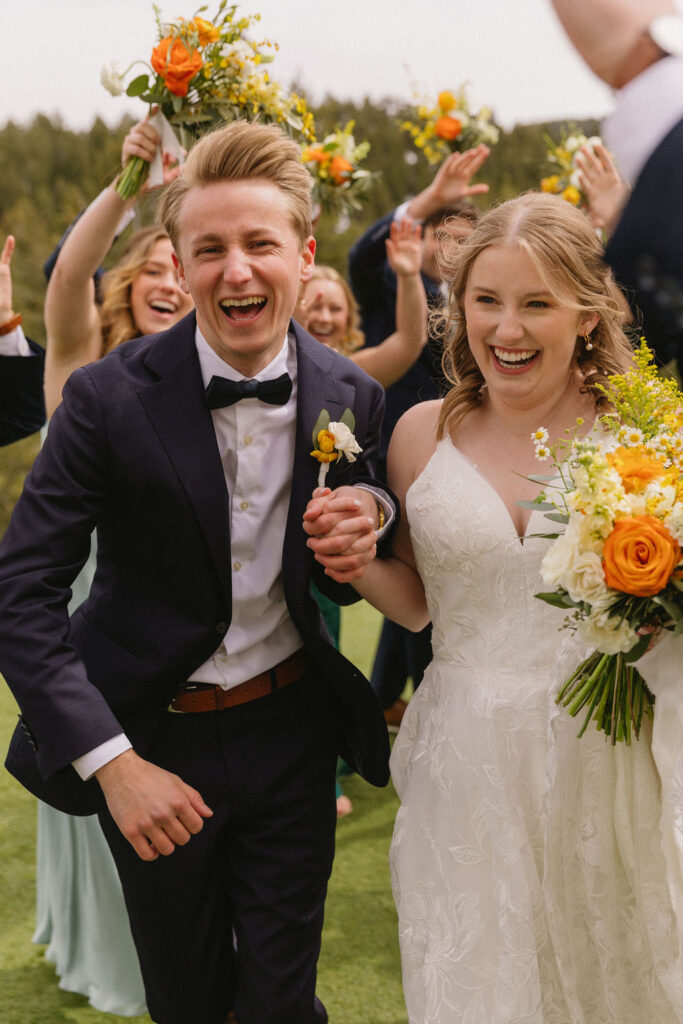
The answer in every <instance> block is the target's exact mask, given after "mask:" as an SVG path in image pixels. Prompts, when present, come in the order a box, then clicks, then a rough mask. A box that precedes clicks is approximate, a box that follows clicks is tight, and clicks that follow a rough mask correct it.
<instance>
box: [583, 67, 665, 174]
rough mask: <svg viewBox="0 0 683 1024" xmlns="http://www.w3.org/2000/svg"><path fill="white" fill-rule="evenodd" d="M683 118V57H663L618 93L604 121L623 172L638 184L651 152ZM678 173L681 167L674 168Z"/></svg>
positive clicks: (619, 166) (605, 132)
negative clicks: (639, 176) (637, 180)
mask: <svg viewBox="0 0 683 1024" xmlns="http://www.w3.org/2000/svg"><path fill="white" fill-rule="evenodd" d="M682 117H683V60H682V59H681V58H680V57H663V58H662V60H658V61H656V63H655V64H652V65H651V67H649V68H647V69H646V70H645V71H643V72H642V73H641V74H640V75H637V76H636V77H635V78H634V79H633V80H632V81H631V82H628V83H627V84H626V85H625V86H624V87H623V88H622V89H620V90H619V91H618V92H617V93H616V108H615V110H614V111H613V113H611V114H610V115H609V117H607V118H606V119H605V121H604V124H603V134H604V137H605V144H606V146H607V147H608V148H609V149H610V150H611V151H612V153H613V154H614V158H615V160H616V163H617V167H618V168H619V173H620V174H621V175H622V177H623V178H625V179H626V180H627V181H629V182H630V183H631V184H632V185H634V184H635V182H636V179H637V178H638V175H639V174H640V172H641V171H642V169H643V167H644V166H645V164H646V163H647V160H648V158H649V156H650V155H651V153H653V152H654V150H655V149H656V148H657V146H658V145H659V143H660V142H662V141H663V139H664V138H665V137H666V136H667V135H668V134H669V132H670V131H671V129H672V128H673V127H674V125H676V124H678V122H679V121H680V120H681V118H682ZM671 173H672V174H678V168H676V167H672V168H671Z"/></svg>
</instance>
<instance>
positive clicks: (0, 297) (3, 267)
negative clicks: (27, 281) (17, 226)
mask: <svg viewBox="0 0 683 1024" xmlns="http://www.w3.org/2000/svg"><path fill="white" fill-rule="evenodd" d="M13 252H14V235H8V236H7V238H6V239H5V244H4V245H3V247H2V253H1V254H0V325H2V324H6V323H7V321H8V320H11V319H12V317H13V316H14V310H13V308H12V271H11V270H10V265H11V263H12V253H13Z"/></svg>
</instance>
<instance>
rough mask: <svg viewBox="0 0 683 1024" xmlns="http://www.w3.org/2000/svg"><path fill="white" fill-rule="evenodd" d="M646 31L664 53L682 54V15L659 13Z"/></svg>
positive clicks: (679, 55) (677, 55)
mask: <svg viewBox="0 0 683 1024" xmlns="http://www.w3.org/2000/svg"><path fill="white" fill-rule="evenodd" d="M648 32H649V33H650V37H651V38H652V39H653V40H654V42H655V43H656V44H657V46H658V47H659V48H660V50H663V51H664V53H670V54H671V55H672V56H673V57H681V56H683V17H682V16H681V15H680V14H660V15H659V17H658V18H654V19H653V21H651V22H650V27H649V29H648Z"/></svg>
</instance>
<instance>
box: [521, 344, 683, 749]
mask: <svg viewBox="0 0 683 1024" xmlns="http://www.w3.org/2000/svg"><path fill="white" fill-rule="evenodd" d="M604 393H605V394H606V396H607V397H608V398H609V400H610V402H611V404H612V407H613V410H614V411H613V412H611V413H608V414H606V415H604V416H602V417H601V418H600V422H601V424H602V427H603V428H604V433H602V435H601V437H600V439H595V438H591V437H590V436H589V437H584V438H578V437H577V436H576V431H572V432H570V435H569V436H568V437H567V438H566V439H563V440H561V441H558V442H557V443H556V444H554V445H548V435H547V431H545V430H544V428H542V427H541V428H539V430H537V431H536V432H535V433H534V434H533V435H532V439H533V440H534V443H535V445H536V455H537V457H538V458H539V459H542V460H550V461H551V462H552V464H553V465H554V467H555V469H556V473H555V474H553V475H552V476H534V477H533V478H532V479H534V480H535V481H537V482H542V483H543V484H544V486H545V489H544V492H543V493H542V494H541V495H540V497H539V498H538V499H536V501H535V502H521V503H520V504H522V505H523V506H525V507H533V508H539V507H540V508H541V509H542V510H544V511H546V515H547V517H548V518H549V519H551V520H554V521H560V522H563V523H566V524H567V525H566V530H565V532H564V533H563V534H561V535H558V534H557V533H554V534H548V535H546V536H551V537H554V538H556V539H555V542H554V544H552V546H551V547H550V548H549V550H548V552H547V554H546V556H545V558H544V559H543V563H542V568H541V574H542V577H543V581H544V583H546V584H547V585H549V586H551V587H553V588H554V589H553V590H552V591H550V592H548V593H542V594H537V595H536V596H537V597H539V598H540V599H541V600H543V601H547V602H548V603H550V604H552V605H556V606H557V607H560V608H568V609H571V614H570V615H569V616H568V617H567V619H566V621H565V625H568V626H569V627H570V628H572V629H576V631H577V632H578V634H579V636H580V637H581V638H582V639H583V640H584V641H585V642H586V643H587V644H589V645H590V646H591V647H594V648H595V650H594V651H593V653H592V654H591V655H590V656H589V657H588V658H586V659H585V661H583V662H582V663H581V664H580V665H579V667H578V668H577V669H576V671H575V672H574V674H573V675H572V676H571V678H570V679H568V680H567V681H566V682H565V684H564V686H563V687H562V688H561V690H560V693H559V695H558V697H557V702H558V703H559V704H562V705H563V706H564V707H566V708H567V710H568V711H569V714H570V715H578V714H579V712H580V711H582V710H583V709H586V714H585V719H584V722H583V725H582V727H581V730H580V732H579V736H582V735H583V733H584V732H585V730H586V728H587V726H588V723H589V722H590V721H591V719H593V720H594V721H595V723H596V727H597V729H598V730H602V731H604V732H605V733H607V735H609V736H610V737H611V740H612V743H616V742H619V741H623V742H625V743H627V744H630V742H631V736H632V735H635V737H636V739H637V738H638V734H639V731H640V726H641V723H642V718H643V715H644V714H646V715H649V716H651V715H652V711H653V704H654V697H653V696H652V694H651V693H650V691H649V690H648V688H647V685H646V683H645V680H644V679H643V677H642V676H641V674H640V673H639V672H638V670H637V668H636V667H635V665H634V664H633V663H634V662H635V661H636V660H637V659H638V658H639V657H641V655H643V654H644V653H645V651H646V650H647V648H648V646H649V644H650V643H651V642H652V641H653V639H654V638H655V637H656V634H658V633H659V632H660V630H662V629H669V630H672V631H673V632H674V634H675V635H680V634H682V633H683V579H681V577H682V576H683V563H682V560H681V545H683V434H682V433H681V430H682V428H683V395H681V393H680V392H679V390H678V388H677V386H676V384H675V382H674V381H672V380H662V379H660V378H659V377H658V376H657V372H656V369H655V367H654V364H653V362H652V353H651V352H650V350H649V349H648V347H647V345H646V344H645V341H644V340H642V341H641V344H640V348H639V350H638V351H637V352H636V354H635V365H634V367H633V369H631V370H629V371H628V372H627V373H626V374H624V375H622V376H615V377H612V378H611V380H610V384H609V386H608V387H607V388H606V389H604Z"/></svg>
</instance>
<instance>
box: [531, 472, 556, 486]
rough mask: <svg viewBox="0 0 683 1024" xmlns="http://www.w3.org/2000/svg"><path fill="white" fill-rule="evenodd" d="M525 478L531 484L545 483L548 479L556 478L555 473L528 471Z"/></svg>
mask: <svg viewBox="0 0 683 1024" xmlns="http://www.w3.org/2000/svg"><path fill="white" fill-rule="evenodd" d="M525 479H526V480H531V482H532V483H533V484H547V483H548V482H549V481H550V480H557V473H545V474H543V473H529V475H528V476H527V477H525Z"/></svg>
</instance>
